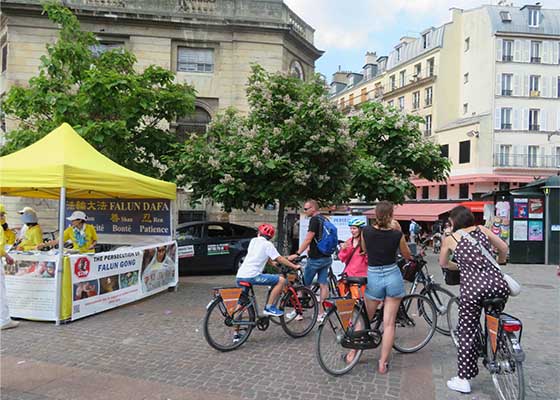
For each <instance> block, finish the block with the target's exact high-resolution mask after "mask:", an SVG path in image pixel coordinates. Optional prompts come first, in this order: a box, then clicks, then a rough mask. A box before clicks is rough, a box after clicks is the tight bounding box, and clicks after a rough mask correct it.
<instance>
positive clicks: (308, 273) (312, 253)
mask: <svg viewBox="0 0 560 400" xmlns="http://www.w3.org/2000/svg"><path fill="white" fill-rule="evenodd" d="M303 212H304V213H305V215H306V216H307V217H309V218H311V219H310V220H309V228H308V229H307V234H306V235H305V239H304V240H303V243H302V244H301V245H300V246H299V247H298V250H297V251H296V253H295V254H292V255H290V256H289V257H288V260H290V261H293V260H295V259H296V258H297V257H299V256H300V255H301V253H303V252H304V251H306V250H307V249H308V248H309V251H308V253H307V256H308V259H307V265H306V267H305V270H304V272H303V282H304V285H306V286H309V285H311V283H312V282H313V278H314V277H315V275H317V282H319V286H320V288H321V293H320V304H321V307H323V301H324V300H325V299H326V298H327V297H328V296H329V286H328V276H329V268H330V266H331V264H332V257H331V256H330V255H329V256H328V255H325V254H322V253H321V252H319V250H318V249H317V240H318V239H319V237H320V236H321V234H322V227H323V222H322V221H321V219H322V218H324V217H322V216H321V215H320V214H319V204H318V203H317V202H316V201H315V200H311V199H310V200H307V201H306V202H305V204H304V205H303ZM324 318H325V312H324V310H323V312H322V313H321V315H319V317H318V318H317V322H319V323H321V322H322V321H323V319H324Z"/></svg>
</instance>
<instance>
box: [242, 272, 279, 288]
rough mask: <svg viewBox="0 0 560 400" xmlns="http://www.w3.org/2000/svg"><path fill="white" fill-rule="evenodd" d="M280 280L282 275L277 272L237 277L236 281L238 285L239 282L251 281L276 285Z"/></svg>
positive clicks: (254, 283) (256, 283) (252, 283)
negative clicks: (276, 273) (250, 276)
mask: <svg viewBox="0 0 560 400" xmlns="http://www.w3.org/2000/svg"><path fill="white" fill-rule="evenodd" d="M279 280H280V275H275V274H260V275H257V276H253V277H252V278H237V279H236V280H235V283H236V284H237V286H238V287H240V286H241V285H239V282H249V283H250V284H251V285H262V286H275V285H276V284H277V283H278V281H279Z"/></svg>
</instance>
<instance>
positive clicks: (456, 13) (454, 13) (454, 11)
mask: <svg viewBox="0 0 560 400" xmlns="http://www.w3.org/2000/svg"><path fill="white" fill-rule="evenodd" d="M449 11H451V20H452V21H455V20H457V19H459V17H460V16H461V15H462V14H463V9H462V8H457V7H451V8H450V9H449Z"/></svg>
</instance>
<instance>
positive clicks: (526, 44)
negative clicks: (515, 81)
mask: <svg viewBox="0 0 560 400" xmlns="http://www.w3.org/2000/svg"><path fill="white" fill-rule="evenodd" d="M521 57H522V59H521V61H523V62H529V61H531V41H530V40H523V55H522V56H521Z"/></svg>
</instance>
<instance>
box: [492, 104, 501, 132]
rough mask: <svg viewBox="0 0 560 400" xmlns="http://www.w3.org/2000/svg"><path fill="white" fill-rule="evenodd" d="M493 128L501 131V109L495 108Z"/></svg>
mask: <svg viewBox="0 0 560 400" xmlns="http://www.w3.org/2000/svg"><path fill="white" fill-rule="evenodd" d="M494 128H496V129H501V128H502V109H501V108H496V115H495V117H494Z"/></svg>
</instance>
